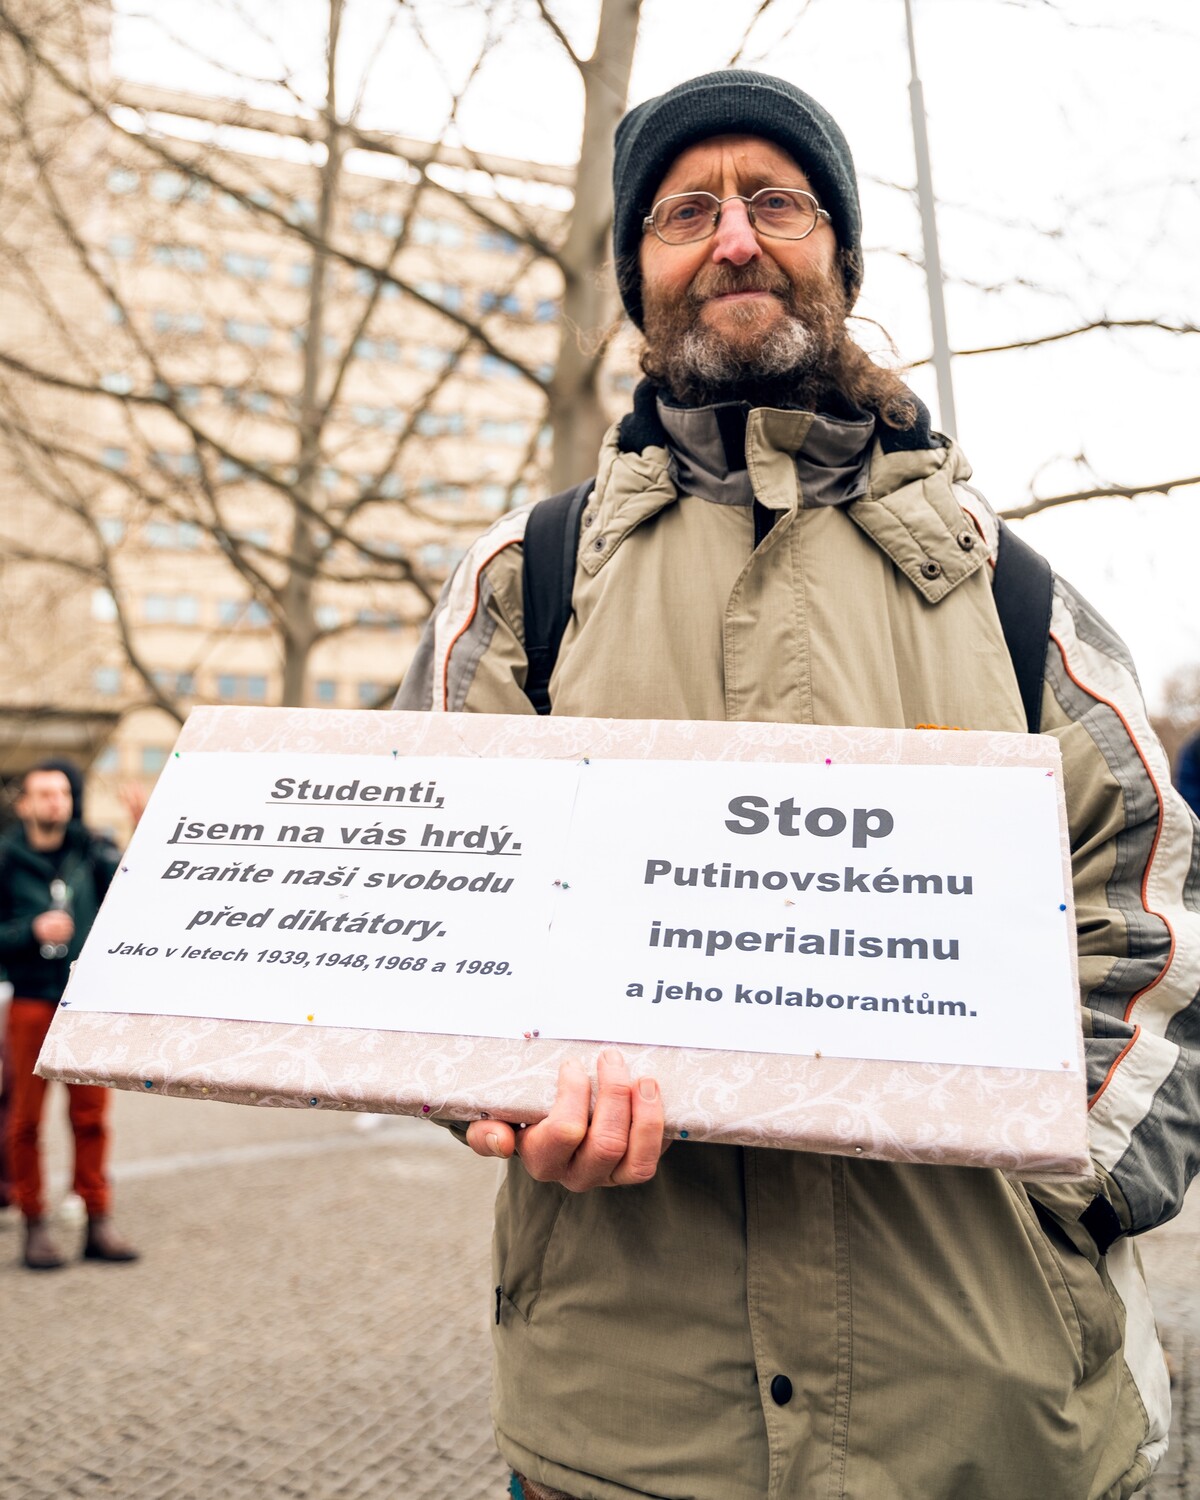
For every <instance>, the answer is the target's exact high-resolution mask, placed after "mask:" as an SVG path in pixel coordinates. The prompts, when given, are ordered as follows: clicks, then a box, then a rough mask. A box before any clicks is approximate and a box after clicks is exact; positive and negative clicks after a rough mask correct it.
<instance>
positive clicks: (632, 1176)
mask: <svg viewBox="0 0 1200 1500" xmlns="http://www.w3.org/2000/svg"><path fill="white" fill-rule="evenodd" d="M596 1077H597V1082H598V1085H599V1087H598V1089H597V1094H596V1108H595V1111H594V1112H593V1113H591V1119H590V1122H589V1118H588V1116H589V1112H590V1111H591V1103H592V1085H591V1080H590V1079H589V1078H588V1075H587V1073H586V1072H585V1071H584V1070H583V1068H582V1067H581V1066H580V1064H579V1063H577V1062H574V1061H569V1062H565V1063H563V1065H562V1067H561V1068H560V1070H559V1074H558V1093H557V1095H556V1096H555V1100H554V1104H553V1106H552V1107H551V1110H550V1113H549V1114H548V1115H547V1116H546V1118H545V1119H544V1120H542V1121H540V1122H539V1123H538V1124H537V1125H530V1126H529V1127H528V1128H527V1129H525V1130H514V1129H513V1127H512V1126H511V1125H506V1124H504V1122H503V1121H501V1120H474V1121H472V1123H471V1125H470V1126H468V1128H467V1144H468V1145H469V1146H470V1148H471V1150H472V1151H474V1152H476V1154H477V1155H479V1156H503V1157H508V1156H511V1155H512V1154H513V1152H514V1151H515V1152H516V1153H517V1155H518V1156H519V1157H520V1158H521V1161H522V1162H523V1163H524V1166H525V1170H526V1171H527V1172H528V1173H529V1175H530V1176H531V1177H532V1178H533V1179H534V1180H535V1181H537V1182H561V1183H562V1185H563V1187H565V1188H567V1189H568V1190H569V1191H570V1192H572V1193H586V1192H587V1191H588V1190H589V1188H594V1187H631V1186H634V1185H636V1184H637V1183H639V1182H649V1180H650V1178H651V1177H653V1176H654V1174H655V1172H656V1171H657V1170H658V1159H659V1157H660V1156H661V1155H662V1154H663V1150H664V1149H665V1144H666V1143H665V1142H664V1140H663V1107H662V1096H661V1095H660V1093H659V1089H658V1084H657V1083H656V1082H655V1081H654V1079H653V1078H639V1079H638V1081H637V1082H636V1083H634V1084H631V1083H630V1081H629V1069H628V1068H627V1067H626V1065H625V1059H624V1058H623V1057H622V1056H621V1054H620V1053H619V1052H618V1051H616V1050H615V1048H610V1049H609V1050H608V1051H606V1052H602V1053H601V1054H600V1057H599V1059H598V1060H597V1063H596Z"/></svg>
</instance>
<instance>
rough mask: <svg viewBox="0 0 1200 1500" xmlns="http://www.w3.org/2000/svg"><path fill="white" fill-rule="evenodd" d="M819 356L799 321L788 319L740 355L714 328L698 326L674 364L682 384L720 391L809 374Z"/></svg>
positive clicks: (677, 352)
mask: <svg viewBox="0 0 1200 1500" xmlns="http://www.w3.org/2000/svg"><path fill="white" fill-rule="evenodd" d="M815 353H816V340H815V339H814V338H813V336H812V334H811V333H810V332H809V330H808V329H807V328H805V326H804V324H803V323H801V322H800V320H799V319H798V318H784V319H783V320H782V322H779V323H777V324H776V326H775V327H774V328H772V329H771V331H770V332H769V333H767V334H766V335H764V337H763V338H762V339H760V340H758V341H757V342H756V343H755V344H754V345H753V347H752V349H751V350H750V351H749V352H748V353H747V354H746V355H741V354H739V353H738V352H737V351H736V350H735V349H734V348H733V347H732V346H731V345H730V344H729V343H727V342H726V340H725V339H724V338H722V336H721V335H720V334H719V333H718V332H717V331H716V330H715V329H713V328H707V327H705V326H704V325H703V324H702V323H694V324H693V325H692V326H691V328H689V329H688V331H687V332H686V333H685V334H684V336H683V338H682V339H680V341H679V343H678V345H677V346H676V348H675V351H674V352H673V354H672V356H671V359H670V364H671V369H672V375H673V376H674V375H678V376H681V377H682V380H681V381H680V384H687V385H691V386H700V387H702V388H708V389H713V388H720V387H723V386H728V385H731V384H733V383H734V382H737V381H749V382H754V381H759V380H773V379H775V378H776V377H778V376H780V375H791V374H796V375H799V374H801V373H803V372H804V371H806V370H807V369H808V368H809V367H810V365H811V363H812V360H813V357H814V355H815Z"/></svg>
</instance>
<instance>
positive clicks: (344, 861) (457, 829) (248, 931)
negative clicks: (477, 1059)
mask: <svg viewBox="0 0 1200 1500" xmlns="http://www.w3.org/2000/svg"><path fill="white" fill-rule="evenodd" d="M576 779H577V776H576V769H575V767H574V766H573V765H571V764H567V763H547V762H544V761H506V762H504V763H503V775H502V776H501V775H498V774H497V767H496V764H495V763H493V762H489V761H486V760H481V759H473V758H469V757H436V758H435V757H421V758H411V759H410V758H408V757H405V756H399V757H395V758H393V757H391V756H388V757H386V758H383V757H376V756H357V755H313V754H298V755H293V754H288V753H281V752H271V753H262V754H253V755H240V754H236V753H233V752H226V751H217V752H204V753H197V754H185V755H182V756H179V757H178V758H176V757H172V759H171V760H170V761H168V763H167V766H166V768H165V770H164V772H163V774H162V776H161V777H160V779H159V783H158V785H157V787H156V788H155V792H154V796H153V798H152V799H151V802H150V806H149V807H148V808H147V811H146V814H145V816H144V818H143V819H142V822H141V824H140V825H139V827H138V829H137V832H136V834H135V836H134V839H133V842H132V844H131V845H130V848H129V851H128V853H127V855H126V857H125V860H124V861H123V865H122V869H121V871H120V872H119V873H118V874H117V876H116V878H115V879H114V882H113V886H112V890H111V891H110V893H109V896H108V898H107V900H106V901H105V903H104V906H103V909H102V910H101V913H100V916H99V917H98V919H97V921H96V924H95V926H94V927H93V929H92V933H91V935H90V937H89V940H88V943H87V946H86V947H85V950H84V952H83V955H82V956H81V958H80V960H79V962H78V963H77V964H76V966H75V972H74V974H73V976H72V982H71V986H70V989H69V991H68V996H67V1001H68V1004H70V1005H72V1006H74V1007H75V1008H76V1009H78V1010H83V1009H92V1010H121V1011H130V1012H133V1013H137V1014H145V1015H178V1016H189V1015H190V1016H215V1017H220V1018H225V1019H231V1020H263V1021H289V1022H296V1021H300V1022H303V1021H306V1020H315V1021H317V1022H319V1023H321V1024H324V1025H330V1026H355V1027H365V1028H383V1029H387V1030H409V1031H422V1032H434V1033H442V1034H448V1035H471V1034H473V1035H479V1036H513V1035H520V1032H521V1030H522V1029H527V1028H528V1027H529V1025H530V1020H529V1017H530V1015H531V1014H532V1013H533V1012H534V1011H536V1010H537V1009H538V1005H537V1004H536V1003H534V1002H533V1001H532V1000H531V995H532V994H533V993H534V992H535V991H536V989H537V986H538V985H539V984H540V983H541V977H542V976H541V962H542V956H543V952H544V947H545V937H546V930H547V927H548V925H549V922H550V917H551V914H552V911H553V899H554V897H555V895H556V894H557V891H556V888H555V886H554V880H555V879H556V878H557V877H558V875H559V873H560V870H561V865H562V859H563V838H564V831H565V829H566V826H567V823H568V819H569V812H570V807H571V803H572V800H573V798H574V795H575V785H576Z"/></svg>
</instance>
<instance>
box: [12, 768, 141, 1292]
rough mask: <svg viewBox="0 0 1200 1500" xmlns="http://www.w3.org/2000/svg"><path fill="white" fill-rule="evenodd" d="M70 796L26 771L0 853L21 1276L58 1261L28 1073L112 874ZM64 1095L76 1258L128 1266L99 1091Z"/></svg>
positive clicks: (57, 780)
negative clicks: (80, 1209)
mask: <svg viewBox="0 0 1200 1500" xmlns="http://www.w3.org/2000/svg"><path fill="white" fill-rule="evenodd" d="M75 796H76V793H75V789H74V788H73V786H72V784H71V780H70V778H69V777H68V776H67V774H66V772H65V771H64V770H62V769H61V768H60V767H59V766H48V765H38V766H34V767H33V768H32V769H31V770H29V771H27V772H26V773H25V775H24V776H23V777H22V779H21V784H20V792H19V794H18V796H17V799H16V803H15V811H16V814H17V819H18V821H17V823H16V824H15V825H14V826H13V827H12V829H10V831H9V832H8V834H7V835H6V836H5V838H4V839H3V841H0V965H3V967H4V969H5V971H6V972H7V974H8V976H9V979H10V980H11V982H12V986H13V997H12V1000H11V1002H10V1004H9V1013H8V1024H7V1028H6V1034H5V1044H6V1052H7V1062H8V1069H9V1071H10V1073H11V1078H10V1080H9V1088H10V1105H9V1117H8V1129H7V1137H6V1142H5V1144H6V1147H7V1152H8V1171H9V1176H10V1187H9V1191H10V1193H11V1196H12V1200H13V1202H14V1203H15V1204H16V1206H17V1207H18V1208H19V1209H20V1211H21V1215H22V1219H23V1221H24V1235H23V1239H22V1248H21V1258H22V1262H23V1264H24V1265H25V1266H27V1267H28V1268H29V1269H30V1270H33V1271H49V1270H56V1269H58V1268H59V1267H61V1266H63V1265H65V1264H66V1259H67V1258H66V1256H65V1254H64V1253H63V1251H62V1249H61V1248H60V1246H59V1245H58V1244H57V1242H56V1241H55V1239H54V1237H53V1235H52V1234H51V1232H50V1229H49V1226H48V1225H47V1223H46V1218H45V1196H44V1191H43V1184H42V1172H41V1156H40V1150H39V1134H40V1127H41V1119H42V1111H43V1106H44V1103H45V1097H46V1089H47V1087H48V1085H47V1084H46V1082H45V1081H44V1080H43V1079H41V1078H39V1077H38V1076H37V1075H36V1073H35V1072H34V1068H35V1067H36V1066H37V1060H38V1055H39V1053H40V1052H41V1049H42V1043H43V1042H44V1041H45V1038H46V1033H47V1032H48V1031H49V1029H50V1022H51V1021H52V1020H53V1018H54V1011H55V1007H56V1006H57V1005H58V1002H59V1001H60V1000H61V999H62V994H63V991H64V989H65V988H66V984H67V979H68V977H69V974H70V968H71V964H72V962H73V961H74V959H75V958H77V957H78V955H79V951H80V949H81V948H82V946H83V943H84V940H85V939H86V937H87V935H88V932H89V930H90V929H91V925H92V923H93V921H94V920H95V917H96V913H97V912H98V911H99V909H100V903H101V901H102V900H103V899H104V895H105V893H106V892H107V890H108V887H109V884H110V883H111V881H112V877H113V874H114V872H115V870H116V865H117V853H116V851H115V850H114V849H113V848H112V846H111V845H110V844H108V843H106V842H104V841H102V840H100V839H98V838H96V837H95V836H94V835H92V834H91V833H90V832H89V831H88V830H87V828H85V827H84V825H83V823H82V822H80V821H79V820H78V819H76V818H73V817H72V812H73V809H74V806H75ZM67 1095H68V1111H69V1116H70V1121H71V1130H72V1134H73V1137H74V1145H75V1171H74V1189H75V1192H76V1193H78V1195H79V1197H80V1198H81V1199H82V1200H83V1203H84V1206H85V1208H86V1210H87V1235H86V1238H85V1240H84V1246H83V1254H84V1256H85V1258H87V1259H89V1260H98V1261H108V1262H122V1261H132V1260H136V1259H137V1251H136V1250H134V1248H133V1246H132V1245H130V1244H129V1243H128V1242H127V1241H126V1240H124V1239H123V1238H122V1237H121V1236H120V1235H119V1234H118V1233H117V1232H116V1230H115V1229H114V1228H113V1226H112V1223H111V1221H110V1218H109V1208H110V1198H111V1194H110V1188H109V1182H108V1178H107V1175H106V1170H105V1158H106V1154H107V1147H108V1130H107V1125H106V1115H107V1110H108V1090H107V1089H103V1088H97V1087H94V1086H91V1085H85V1084H68V1085H67Z"/></svg>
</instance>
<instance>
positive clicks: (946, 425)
mask: <svg viewBox="0 0 1200 1500" xmlns="http://www.w3.org/2000/svg"><path fill="white" fill-rule="evenodd" d="M904 19H905V22H906V24H907V27H908V59H909V64H910V67H911V73H912V78H911V81H910V83H909V85H908V99H909V104H910V106H911V109H912V129H913V147H914V149H915V151H916V157H917V201H918V203H919V204H920V208H921V238H922V241H923V242H924V247H925V284H926V286H927V287H928V290H929V322H930V325H931V327H932V329H933V368H934V371H935V372H936V374H937V389H938V407H939V413H940V420H941V428H942V431H943V432H944V433H945V434H946V435H947V437H957V435H958V421H957V419H956V417H955V414H954V385H953V382H952V380H951V378H950V338H949V335H948V333H947V331H946V304H945V301H944V300H943V297H942V262H941V257H940V256H939V255H938V239H937V217H936V214H935V210H934V202H933V174H932V172H931V171H930V168H929V136H928V134H927V132H926V129H925V93H924V90H923V89H922V88H921V80H920V78H919V77H918V76H917V46H916V42H915V40H914V38H913V18H912V0H904Z"/></svg>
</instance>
